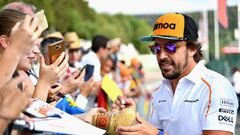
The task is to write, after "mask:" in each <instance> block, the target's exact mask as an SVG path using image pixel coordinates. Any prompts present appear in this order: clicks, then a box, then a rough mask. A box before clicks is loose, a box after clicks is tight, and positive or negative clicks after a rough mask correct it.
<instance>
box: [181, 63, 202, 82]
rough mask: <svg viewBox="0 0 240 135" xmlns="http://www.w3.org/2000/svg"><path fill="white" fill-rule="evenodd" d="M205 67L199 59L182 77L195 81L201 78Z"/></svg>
mask: <svg viewBox="0 0 240 135" xmlns="http://www.w3.org/2000/svg"><path fill="white" fill-rule="evenodd" d="M206 69H207V68H206V67H205V66H204V63H203V61H200V62H198V63H197V65H196V66H195V67H194V68H193V69H192V71H191V72H190V73H189V74H188V75H187V76H185V77H184V78H186V79H188V80H189V81H191V82H193V83H197V82H199V81H200V80H201V78H202V77H203V76H204V71H205V70H206Z"/></svg>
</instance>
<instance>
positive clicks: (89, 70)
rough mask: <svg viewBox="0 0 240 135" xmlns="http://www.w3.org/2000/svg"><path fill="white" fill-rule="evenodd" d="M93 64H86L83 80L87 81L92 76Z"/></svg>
mask: <svg viewBox="0 0 240 135" xmlns="http://www.w3.org/2000/svg"><path fill="white" fill-rule="evenodd" d="M93 71H94V66H93V65H90V64H86V72H85V76H84V81H85V82H86V81H88V80H89V79H90V78H91V77H92V76H93Z"/></svg>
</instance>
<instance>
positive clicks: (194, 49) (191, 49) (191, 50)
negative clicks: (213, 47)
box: [189, 48, 197, 57]
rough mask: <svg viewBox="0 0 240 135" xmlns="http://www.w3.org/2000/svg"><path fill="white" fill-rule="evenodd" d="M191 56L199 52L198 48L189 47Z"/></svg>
mask: <svg viewBox="0 0 240 135" xmlns="http://www.w3.org/2000/svg"><path fill="white" fill-rule="evenodd" d="M189 52H190V53H189V56H190V57H193V55H194V54H195V53H196V52H197V49H196V48H189Z"/></svg>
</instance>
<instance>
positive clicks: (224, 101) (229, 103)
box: [220, 98, 234, 107]
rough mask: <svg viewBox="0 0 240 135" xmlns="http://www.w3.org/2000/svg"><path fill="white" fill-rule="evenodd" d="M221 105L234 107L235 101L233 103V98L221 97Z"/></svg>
mask: <svg viewBox="0 0 240 135" xmlns="http://www.w3.org/2000/svg"><path fill="white" fill-rule="evenodd" d="M220 106H228V107H234V103H233V100H231V99H226V98H221V99H220Z"/></svg>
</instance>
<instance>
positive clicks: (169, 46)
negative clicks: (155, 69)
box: [149, 43, 178, 55]
mask: <svg viewBox="0 0 240 135" xmlns="http://www.w3.org/2000/svg"><path fill="white" fill-rule="evenodd" d="M161 46H162V47H163V48H164V50H165V51H166V52H168V53H170V54H173V53H175V52H176V51H177V46H178V44H177V43H166V44H157V43H155V44H154V45H150V46H149V48H150V50H151V52H152V53H153V54H154V55H155V54H158V53H160V52H161Z"/></svg>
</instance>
